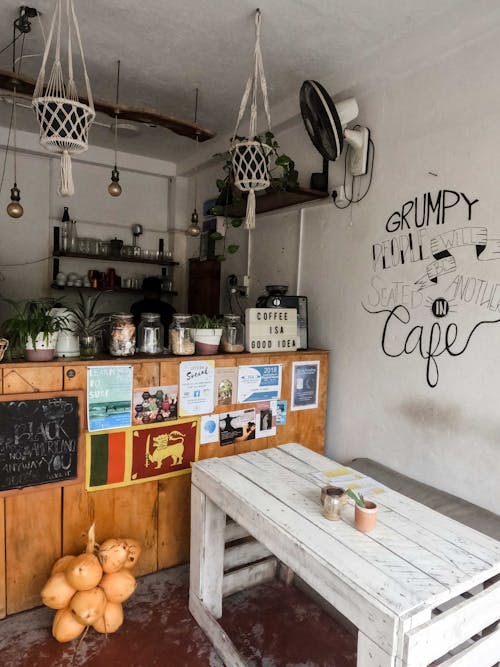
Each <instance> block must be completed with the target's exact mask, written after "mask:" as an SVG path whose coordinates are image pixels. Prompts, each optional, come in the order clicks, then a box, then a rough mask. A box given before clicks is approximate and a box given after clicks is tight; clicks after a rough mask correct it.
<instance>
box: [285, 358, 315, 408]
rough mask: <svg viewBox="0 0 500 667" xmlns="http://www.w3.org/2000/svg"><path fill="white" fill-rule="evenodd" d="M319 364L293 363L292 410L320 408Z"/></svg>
mask: <svg viewBox="0 0 500 667" xmlns="http://www.w3.org/2000/svg"><path fill="white" fill-rule="evenodd" d="M319 363H320V362H319V361H294V362H293V364H292V405H291V410H311V409H313V408H317V407H318V389H319Z"/></svg>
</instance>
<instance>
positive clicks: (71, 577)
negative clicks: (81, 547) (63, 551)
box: [65, 553, 102, 591]
mask: <svg viewBox="0 0 500 667" xmlns="http://www.w3.org/2000/svg"><path fill="white" fill-rule="evenodd" d="M65 574H66V579H67V580H68V582H69V584H70V585H71V586H73V588H76V590H77V591H89V590H90V589H91V588H95V586H97V584H98V583H99V582H100V581H101V577H102V567H101V564H100V563H99V559H98V558H97V556H94V554H91V553H85V554H81V555H80V556H76V557H75V559H74V560H73V561H71V563H70V564H69V567H68V568H66V571H65Z"/></svg>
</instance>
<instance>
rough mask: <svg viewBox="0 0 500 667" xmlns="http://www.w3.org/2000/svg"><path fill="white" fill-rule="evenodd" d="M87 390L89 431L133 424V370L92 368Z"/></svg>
mask: <svg viewBox="0 0 500 667" xmlns="http://www.w3.org/2000/svg"><path fill="white" fill-rule="evenodd" d="M87 387H88V391H87V422H88V429H89V431H105V430H108V429H112V428H123V427H125V426H130V425H131V424H132V387H133V370H132V366H121V365H120V366H118V365H117V366H89V367H88V368H87Z"/></svg>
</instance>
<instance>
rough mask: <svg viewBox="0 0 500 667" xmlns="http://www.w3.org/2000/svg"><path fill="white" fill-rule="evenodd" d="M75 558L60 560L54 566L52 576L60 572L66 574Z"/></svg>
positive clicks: (68, 557) (66, 557)
mask: <svg viewBox="0 0 500 667" xmlns="http://www.w3.org/2000/svg"><path fill="white" fill-rule="evenodd" d="M74 558H75V557H74V556H63V557H62V558H58V559H57V560H56V562H55V563H54V565H53V566H52V570H51V571H50V576H52V575H53V574H57V573H58V572H64V571H65V570H66V569H67V568H68V567H69V565H70V563H71V562H72V561H73V560H74Z"/></svg>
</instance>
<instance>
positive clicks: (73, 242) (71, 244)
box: [68, 220, 78, 252]
mask: <svg viewBox="0 0 500 667" xmlns="http://www.w3.org/2000/svg"><path fill="white" fill-rule="evenodd" d="M68 251H69V252H78V232H77V229H76V220H72V221H71V224H70V225H69V234H68Z"/></svg>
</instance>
